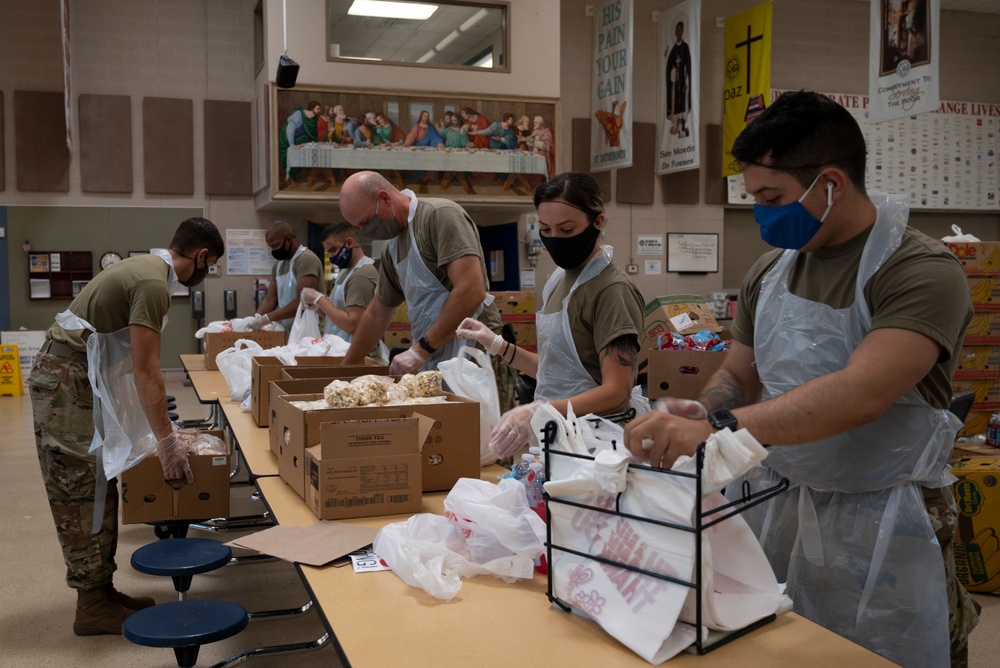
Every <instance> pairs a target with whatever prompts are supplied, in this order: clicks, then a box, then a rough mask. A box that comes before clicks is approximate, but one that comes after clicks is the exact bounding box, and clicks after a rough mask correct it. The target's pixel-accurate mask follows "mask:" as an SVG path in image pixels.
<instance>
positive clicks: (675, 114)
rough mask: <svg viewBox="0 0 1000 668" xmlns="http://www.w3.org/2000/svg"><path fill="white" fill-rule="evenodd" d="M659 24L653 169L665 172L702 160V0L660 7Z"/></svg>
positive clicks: (685, 167) (683, 167)
mask: <svg viewBox="0 0 1000 668" xmlns="http://www.w3.org/2000/svg"><path fill="white" fill-rule="evenodd" d="M659 25H660V42H659V48H658V49H657V54H658V58H657V60H658V63H659V69H658V73H659V81H660V86H659V90H660V94H659V96H658V97H657V108H658V109H659V110H660V113H659V114H658V118H657V120H656V173H657V174H668V173H670V172H682V171H684V170H687V169H697V168H698V167H699V166H700V165H701V159H700V156H701V145H700V143H699V142H698V107H699V101H700V88H701V87H700V84H699V82H700V81H701V58H700V56H701V0H687V2H682V3H681V4H679V5H677V6H675V7H671V8H670V9H667V10H664V11H662V12H660V15H659Z"/></svg>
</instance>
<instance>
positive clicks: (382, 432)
mask: <svg viewBox="0 0 1000 668" xmlns="http://www.w3.org/2000/svg"><path fill="white" fill-rule="evenodd" d="M432 424H433V421H432V420H430V419H427V418H424V417H421V416H420V415H419V414H417V415H414V416H413V417H409V418H389V419H376V420H349V421H342V422H325V423H323V424H321V425H320V428H319V445H314V446H312V447H310V448H307V449H306V451H305V461H306V471H307V473H306V478H307V482H306V485H305V502H306V505H307V506H309V507H310V508H311V509H312V511H313V513H315V515H316V517H318V518H320V519H321V520H341V519H348V518H351V517H371V516H373V515H396V514H399V513H418V512H420V510H421V503H420V502H421V496H422V494H421V461H420V460H421V457H420V444H421V443H422V442H423V440H424V439H425V438H426V437H427V433H428V432H429V431H430V429H431V425H432Z"/></svg>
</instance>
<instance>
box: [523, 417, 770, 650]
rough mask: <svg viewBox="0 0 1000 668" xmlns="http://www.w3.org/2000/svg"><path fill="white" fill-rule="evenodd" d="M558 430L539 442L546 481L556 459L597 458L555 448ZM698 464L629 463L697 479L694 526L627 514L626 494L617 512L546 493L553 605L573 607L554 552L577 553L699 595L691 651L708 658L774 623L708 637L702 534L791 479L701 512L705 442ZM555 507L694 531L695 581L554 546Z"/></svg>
mask: <svg viewBox="0 0 1000 668" xmlns="http://www.w3.org/2000/svg"><path fill="white" fill-rule="evenodd" d="M557 432H558V430H557V426H556V423H555V422H554V421H549V422H548V423H546V424H545V426H544V428H543V429H542V430H541V434H540V436H541V438H540V439H539V440H540V441H541V443H542V447H543V451H544V453H545V479H546V480H550V479H551V478H550V474H551V463H552V458H553V457H571V458H575V459H583V460H590V461H593V460H594V457H592V456H588V455H580V454H576V453H572V452H566V451H564V450H559V449H557V445H558V444H556V443H555V440H556V435H557ZM612 447H613V448H615V449H617V444H616V443H614V442H612ZM695 457H696V459H695V461H696V466H695V473H686V472H681V471H671V470H667V469H659V468H654V467H651V466H643V465H641V464H629V468H631V469H640V470H643V471H650V472H652V473H655V474H657V475H664V476H679V477H681V478H689V479H693V480H694V487H695V499H696V502H695V503H696V506H695V512H694V513H693V522H692V524H691V525H685V524H679V523H676V522H669V521H665V520H661V519H657V518H655V517H642V516H639V515H634V514H629V513H624V512H622V511H621V510H620V508H619V504H620V501H621V495H622V493H621V492H620V493H618V494H617V495H616V497H615V504H614V508H602V507H599V506H593V505H589V504H586V503H580V502H577V501H571V500H569V499H562V498H559V497H553V496H550V495H549V494H548V492H543V495H544V498H545V534H546V535H545V547H546V559H547V560H548V589H547V591H546V595H547V596H548V599H549V601H551V602H552V603H554V604H555V605H557V606H558V607H559V608H561V609H562V610H564V611H566V612H570V611H572V610H573V606H572V605H570V604H569V603H567V602H566V601H563V600H561V599H560V598H558V597H557V596H555V594H554V591H555V590H554V587H553V570H554V569H553V567H552V564H553V559H552V556H553V552H557V551H558V552H565V553H568V554H573V555H576V556H577V557H581V558H584V559H589V560H592V561H595V562H598V563H601V564H605V565H608V566H612V567H615V568H622V569H625V570H629V571H632V572H635V573H640V574H642V575H647V576H649V577H653V578H657V579H660V580H666V581H668V582H672V583H674V584H677V585H681V586H684V587H689V588H691V589H693V590H694V592H695V634H696V639H695V642H694V643H692V645H691V647H689V649H688V651H691V648H693V650H694V652H695V653H697V654H706V653H708V652H710V651H712V650H714V649H717V648H719V647H722V646H723V645H725V644H727V643H729V642H730V641H732V640H735V639H737V638H739V637H741V636H744V635H746V634H747V633H750V632H751V631H754V630H755V629H758V628H760V627H762V626H764V625H766V624H769V623H770V622H772V621H774V620H775V619H776V617H777V616H776V615H775V614H771V615H767V616H766V617H763V618H762V619H759V620H757V621H756V622H753V623H751V624H749V625H747V626H745V627H743V628H741V629H738V630H736V631H728V632H725V633H718V632H713V638H711V639H710V638H707V637H705V635H704V628H705V627H704V624H703V623H702V622H703V617H702V590H703V586H704V584H703V580H704V578H703V573H702V568H703V564H702V534H703V532H704V531H705V529H709V528H711V527H713V526H715V525H716V524H719V523H720V522H724V521H725V520H727V519H729V518H731V517H733V516H735V515H739V514H740V513H742V512H743V511H745V510H747V509H749V508H752V507H753V506H756V505H758V504H760V503H763V502H764V501H767V500H768V499H770V498H772V497H774V496H777V495H778V494H780V493H781V492H784V491H785V490H787V489H788V487H789V482H788V479H783V480H781V481H780V482H778V483H777V484H775V485H773V486H771V487H768V488H766V489H762V490H758V491H756V492H751V490H750V485H749V483H747V482H744V483H743V487H742V494H741V496H740V498H739V499H738V500H736V501H732V502H730V503H727V504H724V505H721V506H719V507H717V508H712V509H710V510H703V509H702V489H703V484H702V472H703V469H704V464H705V444H704V443H702V444H701V445H699V446H698V450H697V453H696V455H695ZM551 504H564V505H567V506H573V507H576V508H580V509H583V510H588V511H593V512H597V513H605V514H608V515H612V516H616V517H622V518H625V519H629V520H635V521H638V522H645V523H648V524H653V525H656V526H660V527H665V528H668V529H674V530H677V531H682V532H687V533H693V534H694V536H695V567H694V578H693V579H692V580H691V581H688V580H683V579H679V578H675V577H673V576H670V575H666V574H663V573H657V572H655V571H650V570H647V569H644V568H640V567H638V566H633V565H631V564H626V563H622V562H619V561H615V560H613V559H608V558H606V557H602V556H600V555H594V554H586V553H583V552H580V551H578V550H574V549H572V548H569V547H565V546H560V545H556V544H554V543H553V542H552V513H551V509H550V506H551Z"/></svg>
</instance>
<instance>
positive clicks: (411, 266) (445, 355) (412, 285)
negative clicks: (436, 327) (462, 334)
mask: <svg viewBox="0 0 1000 668" xmlns="http://www.w3.org/2000/svg"><path fill="white" fill-rule="evenodd" d="M414 222H415V220H411V221H409V224H408V225H407V226H406V229H407V230H408V234H409V235H410V251H409V252H408V253H407V254H406V258H405V259H403V260H400V259H398V254H397V253H398V251H397V246H398V245H399V244H398V239H399V237H395V238H393V239H392V240H391V241H390V242H389V257H391V258H392V263H393V264H394V265H395V266H396V275H397V276H398V277H399V280H400V282H402V284H403V297H404V299H406V308H407V310H408V311H409V313H410V324H411V327H412V332H413V340H414V341H417V340H419V339H420V337H421V336H423V335H424V334H426V333H427V330H428V329H430V327H431V325H433V324H434V321H435V320H437V317H438V315H440V314H441V309H442V308H444V303H445V302H446V301H448V296H449V295H450V294H451V293H450V292H449V291H448V288H446V287H444V285H442V284H441V281H439V280H438V279H437V278H435V276H434V274H432V273H431V270H430V269H428V268H427V264H426V263H425V262H424V258H423V257H422V256H421V255H420V249H419V248H418V247H417V237H416V236H415V235H414V233H413V224H414ZM411 260H416V261H415V262H413V261H411ZM492 303H493V295H491V294H490V293H488V292H487V293H486V299H484V300H483V303H482V304H480V305H479V308H477V309H476V312H475V313H473V314H472V316H471V317H473V318H478V317H479V314H480V313H482V312H483V308H484V307H485V306H487V305H488V304H492ZM465 344H466V342H465V341H463V340H460V339H459V338H458V337H457V336H453V337H452V338H450V339H449V340H448V342H447V343H445V344H444V345H443V346H441V347H440V348H438V349H437V352H434V353H432V354H431V356H430V357H428V358H427V361H426V362H425V363H424V365H423V366H422V367H421V370H423V371H429V370H433V369H437V365H438V363H439V362H441V361H442V360H447V359H451V358H453V357H455V356H456V355H457V354H458V350H459V348H461V347H462V346H463V345H465ZM473 345H474V344H473Z"/></svg>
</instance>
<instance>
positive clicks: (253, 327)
mask: <svg viewBox="0 0 1000 668" xmlns="http://www.w3.org/2000/svg"><path fill="white" fill-rule="evenodd" d="M270 322H271V319H270V318H268V317H267V314H266V313H258V314H257V315H255V316H253V320H251V321H250V322H248V323H247V331H248V332H259V331H260V330H262V329H264V325H267V324H268V323H270Z"/></svg>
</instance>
